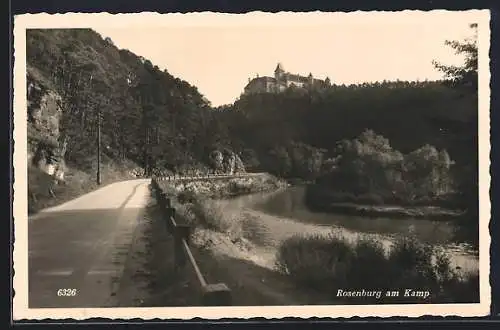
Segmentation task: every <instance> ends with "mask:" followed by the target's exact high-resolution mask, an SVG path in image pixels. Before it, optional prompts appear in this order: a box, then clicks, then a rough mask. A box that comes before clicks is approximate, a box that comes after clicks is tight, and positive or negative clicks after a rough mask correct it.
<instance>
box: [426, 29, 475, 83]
mask: <svg viewBox="0 0 500 330" xmlns="http://www.w3.org/2000/svg"><path fill="white" fill-rule="evenodd" d="M469 27H470V28H471V29H472V30H473V35H472V36H471V37H470V38H467V39H465V40H463V41H457V40H446V41H445V44H446V45H447V46H450V47H451V48H453V49H454V50H455V53H456V54H457V55H463V56H464V57H465V61H464V64H463V65H462V66H454V65H445V64H441V63H439V62H437V61H433V64H434V66H435V67H436V68H437V69H438V70H440V71H442V72H443V73H444V75H445V77H446V78H447V79H450V80H451V81H452V82H453V84H454V85H458V86H464V87H468V88H471V89H473V90H475V89H477V84H478V83H477V79H478V74H477V70H478V48H477V24H470V25H469Z"/></svg>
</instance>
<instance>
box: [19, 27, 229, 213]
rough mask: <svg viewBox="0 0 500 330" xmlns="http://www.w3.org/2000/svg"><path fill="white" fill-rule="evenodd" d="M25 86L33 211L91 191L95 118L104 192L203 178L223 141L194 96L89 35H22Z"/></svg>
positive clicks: (130, 55)
mask: <svg viewBox="0 0 500 330" xmlns="http://www.w3.org/2000/svg"><path fill="white" fill-rule="evenodd" d="M27 85H28V86H27V88H28V95H27V97H28V109H27V111H28V163H29V166H30V168H29V179H30V184H29V190H30V191H29V194H30V209H32V210H36V209H38V208H39V207H42V206H47V205H50V204H53V203H56V202H57V201H62V200H63V199H67V198H70V197H73V196H74V195H75V194H79V193H82V192H84V191H87V190H88V189H91V186H92V185H93V183H92V182H93V181H95V173H96V169H97V127H98V124H99V120H98V118H99V116H100V118H101V121H100V123H101V124H100V125H101V155H102V165H101V166H102V181H103V183H106V182H110V181H113V180H120V179H123V178H127V177H131V176H134V175H135V174H137V173H142V174H144V173H145V174H146V175H150V174H152V173H153V171H155V170H161V171H179V170H182V168H183V167H189V168H193V167H197V168H200V169H205V168H206V165H205V164H206V163H208V162H209V161H210V159H209V157H208V155H209V152H210V151H212V150H213V149H214V146H215V148H217V147H219V146H222V147H226V146H227V141H228V140H229V139H228V137H227V134H226V135H224V130H223V129H222V128H221V127H220V126H219V125H217V123H216V122H215V121H214V114H213V109H212V108H211V107H210V103H209V102H208V101H207V100H206V99H205V98H204V97H203V95H201V94H200V93H199V92H198V91H197V89H196V87H194V86H192V85H190V84H189V83H187V82H186V81H183V80H181V79H179V78H176V77H173V76H172V75H170V74H169V73H168V72H167V71H166V70H163V71H162V70H160V69H159V68H158V67H157V66H155V65H153V64H152V63H151V62H150V61H149V60H146V59H144V58H142V57H140V56H138V55H135V54H133V53H132V52H130V51H128V50H124V49H118V48H117V47H116V46H115V45H114V44H113V42H112V41H111V40H110V39H109V38H106V39H103V38H102V37H101V36H100V35H99V34H98V33H96V32H95V31H93V30H90V29H44V30H28V31H27ZM47 175H48V176H47ZM54 179H55V181H54ZM76 186H78V188H75V187H76ZM64 187H66V188H64ZM56 190H58V191H59V194H57V193H55V191H56ZM70 190H71V191H74V192H73V193H67V191H70ZM66 195H67V196H66Z"/></svg>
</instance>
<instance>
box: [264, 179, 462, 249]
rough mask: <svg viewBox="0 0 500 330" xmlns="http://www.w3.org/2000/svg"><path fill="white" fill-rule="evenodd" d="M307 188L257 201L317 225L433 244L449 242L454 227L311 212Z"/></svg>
mask: <svg viewBox="0 0 500 330" xmlns="http://www.w3.org/2000/svg"><path fill="white" fill-rule="evenodd" d="M304 193H305V189H304V187H293V188H290V189H287V190H286V191H283V192H281V193H279V194H274V195H272V196H269V197H268V199H266V200H263V201H261V202H260V203H258V204H256V205H255V207H256V208H257V209H258V210H260V211H263V212H266V213H269V214H274V215H278V216H284V217H287V218H293V219H297V220H300V221H301V222H306V223H314V224H318V225H328V226H339V227H342V228H346V229H350V230H353V231H356V232H362V233H376V234H382V235H385V236H390V237H394V236H397V235H409V234H412V235H414V236H416V237H417V238H418V239H420V240H421V241H423V242H426V243H430V244H443V243H449V242H451V240H452V239H453V233H454V228H453V225H452V224H450V223H449V222H444V221H431V220H425V219H412V218H400V219H394V218H384V217H368V216H353V215H342V214H332V213H317V212H311V211H309V210H308V208H307V207H306V206H305V205H304V202H303V201H304Z"/></svg>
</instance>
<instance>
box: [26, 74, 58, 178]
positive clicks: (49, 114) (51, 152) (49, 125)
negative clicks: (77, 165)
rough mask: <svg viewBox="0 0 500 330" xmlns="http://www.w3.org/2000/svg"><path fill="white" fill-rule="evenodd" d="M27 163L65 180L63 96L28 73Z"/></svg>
mask: <svg viewBox="0 0 500 330" xmlns="http://www.w3.org/2000/svg"><path fill="white" fill-rule="evenodd" d="M27 83H28V86H27V87H28V95H27V101H28V109H27V111H28V164H30V165H33V166H36V167H38V168H40V169H41V170H42V171H44V172H46V173H47V174H49V175H53V176H55V177H56V178H58V179H60V180H64V171H65V163H64V154H65V153H66V145H67V141H66V139H65V138H64V137H63V136H61V130H60V123H61V117H62V114H63V108H62V98H61V96H60V95H59V94H58V93H57V92H55V91H54V90H52V89H51V88H50V87H49V86H47V85H46V84H44V83H43V82H42V81H41V80H40V79H37V78H36V77H35V76H34V75H33V74H30V73H28V76H27Z"/></svg>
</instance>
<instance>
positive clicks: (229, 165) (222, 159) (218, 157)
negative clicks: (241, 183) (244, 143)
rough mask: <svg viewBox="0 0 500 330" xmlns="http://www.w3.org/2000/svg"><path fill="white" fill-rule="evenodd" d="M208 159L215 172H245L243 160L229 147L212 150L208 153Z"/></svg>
mask: <svg viewBox="0 0 500 330" xmlns="http://www.w3.org/2000/svg"><path fill="white" fill-rule="evenodd" d="M210 160H211V163H212V164H211V165H212V168H213V169H214V171H215V173H223V174H236V173H245V166H244V165H243V161H242V160H241V158H240V157H239V156H238V155H237V154H236V153H234V152H233V151H231V150H229V149H223V150H214V151H212V153H211V154H210Z"/></svg>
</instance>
